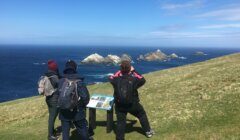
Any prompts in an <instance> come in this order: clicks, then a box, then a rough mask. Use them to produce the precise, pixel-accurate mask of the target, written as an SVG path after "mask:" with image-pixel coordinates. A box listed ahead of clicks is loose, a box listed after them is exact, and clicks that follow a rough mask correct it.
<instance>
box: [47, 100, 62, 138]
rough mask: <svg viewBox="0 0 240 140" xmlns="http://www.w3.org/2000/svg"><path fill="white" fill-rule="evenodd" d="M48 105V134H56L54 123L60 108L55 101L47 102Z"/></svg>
mask: <svg viewBox="0 0 240 140" xmlns="http://www.w3.org/2000/svg"><path fill="white" fill-rule="evenodd" d="M47 106H48V112H49V116H48V136H54V123H55V120H56V118H57V116H58V113H59V109H58V108H57V104H55V103H50V102H47Z"/></svg>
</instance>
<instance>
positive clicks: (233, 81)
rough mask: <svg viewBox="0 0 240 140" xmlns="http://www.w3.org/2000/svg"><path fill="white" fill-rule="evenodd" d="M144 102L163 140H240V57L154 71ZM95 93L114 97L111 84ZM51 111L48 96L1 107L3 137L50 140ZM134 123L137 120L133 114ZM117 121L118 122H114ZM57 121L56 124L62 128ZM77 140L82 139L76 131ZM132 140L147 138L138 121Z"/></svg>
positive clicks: (101, 126) (100, 135)
mask: <svg viewBox="0 0 240 140" xmlns="http://www.w3.org/2000/svg"><path fill="white" fill-rule="evenodd" d="M144 76H145V78H146V80H147V83H146V84H145V85H144V86H143V87H142V88H141V89H140V98H141V102H142V104H143V106H144V107H145V109H146V112H147V114H148V117H149V120H150V123H151V126H152V127H153V128H154V129H155V131H156V133H157V134H156V135H154V136H153V137H152V138H151V139H152V140H160V139H170V140H172V139H174V140H175V139H176V140H178V139H184V140H185V139H199V140H202V139H213V140H215V139H216V140H218V139H240V54H233V55H228V56H224V57H220V58H216V59H212V60H208V61H205V62H200V63H195V64H191V65H186V66H182V67H177V68H172V69H167V70H162V71H157V72H152V73H149V74H145V75H144ZM89 90H90V92H91V93H105V94H112V87H111V85H110V84H109V83H104V84H99V85H93V86H89ZM47 117H48V111H47V106H46V103H45V98H44V97H39V96H38V97H31V98H26V99H19V100H15V101H10V102H5V103H1V104H0V139H4V140H15V139H16V140H21V139H23V140H35V139H36V140H45V139H46V138H47ZM128 119H129V120H136V118H134V117H132V116H131V115H128ZM105 120H106V113H105V111H97V121H98V122H97V129H96V130H95V136H94V137H95V139H96V140H103V139H104V140H112V139H115V134H114V132H111V133H110V134H107V133H106V128H105ZM115 120H116V119H115ZM59 124H60V123H59V121H57V125H59ZM72 139H77V136H76V134H75V132H74V131H73V137H72ZM126 139H127V140H136V139H138V140H144V139H147V138H146V137H145V136H144V135H143V134H142V133H141V128H140V124H139V122H137V123H136V124H132V123H130V122H128V127H127V132H126Z"/></svg>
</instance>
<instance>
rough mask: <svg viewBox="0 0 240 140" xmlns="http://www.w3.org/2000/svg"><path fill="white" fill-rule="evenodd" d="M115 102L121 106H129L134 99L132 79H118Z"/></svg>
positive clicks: (121, 77) (124, 77)
mask: <svg viewBox="0 0 240 140" xmlns="http://www.w3.org/2000/svg"><path fill="white" fill-rule="evenodd" d="M115 98H116V99H115V100H116V102H117V103H118V104H121V105H130V104H132V103H133V98H134V77H133V76H131V75H123V76H120V77H118V80H117V88H116V92H115Z"/></svg>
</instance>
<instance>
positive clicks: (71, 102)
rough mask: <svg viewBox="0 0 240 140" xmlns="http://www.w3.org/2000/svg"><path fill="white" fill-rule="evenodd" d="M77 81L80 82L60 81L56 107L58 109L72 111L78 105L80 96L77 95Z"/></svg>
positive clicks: (65, 79)
mask: <svg viewBox="0 0 240 140" xmlns="http://www.w3.org/2000/svg"><path fill="white" fill-rule="evenodd" d="M79 81H81V80H69V79H67V78H64V79H62V81H61V84H59V98H58V107H59V108H60V109H68V110H72V109H73V108H75V107H76V106H77V105H78V103H79V100H80V96H79V95H78V86H77V82H79Z"/></svg>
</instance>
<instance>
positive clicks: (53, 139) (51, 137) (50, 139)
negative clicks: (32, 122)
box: [48, 136, 58, 140]
mask: <svg viewBox="0 0 240 140" xmlns="http://www.w3.org/2000/svg"><path fill="white" fill-rule="evenodd" d="M48 140H58V137H55V136H48Z"/></svg>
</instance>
